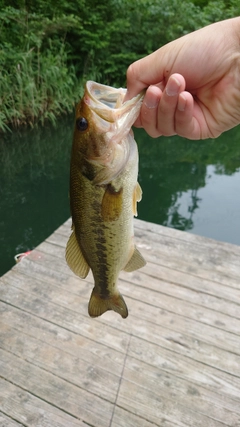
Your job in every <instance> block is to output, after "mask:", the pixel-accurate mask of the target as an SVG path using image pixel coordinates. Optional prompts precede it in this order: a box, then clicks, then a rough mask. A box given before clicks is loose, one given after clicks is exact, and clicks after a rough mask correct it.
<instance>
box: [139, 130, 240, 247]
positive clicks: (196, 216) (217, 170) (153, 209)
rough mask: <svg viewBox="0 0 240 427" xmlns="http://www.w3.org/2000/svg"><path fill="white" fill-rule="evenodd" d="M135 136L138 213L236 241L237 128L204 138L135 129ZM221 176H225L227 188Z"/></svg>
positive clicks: (239, 134)
mask: <svg viewBox="0 0 240 427" xmlns="http://www.w3.org/2000/svg"><path fill="white" fill-rule="evenodd" d="M135 136H136V139H137V141H138V144H139V151H140V176H139V180H140V183H141V186H142V188H143V196H144V197H143V201H142V202H141V204H140V205H139V208H138V211H139V216H140V218H143V219H145V220H147V221H151V222H155V223H159V224H162V225H166V226H168V227H173V228H177V229H180V230H186V231H190V232H194V233H196V234H201V235H204V236H208V237H213V238H216V239H218V240H225V241H228V242H231V243H236V244H240V228H239V218H240V215H239V214H240V205H239V197H238V194H239V190H240V185H239V184H240V183H239V177H240V127H238V128H235V129H233V130H231V131H229V132H226V133H225V134H224V135H222V136H221V137H220V138H218V139H216V140H207V141H188V140H185V139H183V138H179V137H173V138H160V139H157V140H153V139H151V138H149V137H148V136H146V134H144V133H143V132H142V131H139V130H136V131H135ZM223 177H224V178H226V177H229V182H230V183H231V184H230V185H229V186H228V187H227V188H226V187H225V186H224V185H223V179H220V178H223ZM213 184H214V185H213ZM214 199H215V203H211V201H212V200H214ZM226 206H228V207H229V209H228V212H226ZM229 211H231V214H230V212H229ZM220 217H221V220H220V219H219V218H220ZM205 218H208V219H207V220H206V221H205ZM200 223H201V224H202V225H201V226H200V225H199V224H200ZM230 229H231V230H232V231H230ZM223 230H225V232H223Z"/></svg>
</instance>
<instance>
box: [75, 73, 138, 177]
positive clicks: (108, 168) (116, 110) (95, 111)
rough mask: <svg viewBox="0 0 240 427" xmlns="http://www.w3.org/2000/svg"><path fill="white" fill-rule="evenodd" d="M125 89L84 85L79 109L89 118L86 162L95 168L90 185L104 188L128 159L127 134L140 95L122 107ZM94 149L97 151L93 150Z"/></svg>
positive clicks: (93, 83)
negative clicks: (89, 141)
mask: <svg viewBox="0 0 240 427" xmlns="http://www.w3.org/2000/svg"><path fill="white" fill-rule="evenodd" d="M125 93H126V89H122V88H120V89H116V88H112V87H110V86H105V85H101V84H99V83H95V82H92V81H89V82H87V84H86V90H85V95H84V98H83V101H82V102H83V104H84V106H83V108H84V109H85V111H86V112H87V113H85V115H86V116H88V117H90V120H89V122H90V127H91V130H90V133H91V135H90V140H91V141H93V140H94V143H93V144H92V145H93V147H94V149H93V150H91V146H88V155H87V160H88V162H89V163H90V164H91V165H92V166H93V167H95V169H96V171H97V172H96V176H95V178H94V182H95V184H97V185H103V184H107V183H109V182H110V181H112V180H113V179H114V178H115V177H116V176H117V175H118V174H119V173H121V171H122V170H123V169H124V167H125V165H126V164H127V161H128V158H129V154H130V152H129V150H130V148H129V138H128V137H129V134H130V133H131V132H132V131H131V127H132V125H133V123H134V121H135V120H136V118H137V116H138V114H139V111H140V108H141V104H142V99H143V94H139V95H137V96H136V97H135V98H133V99H131V100H129V101H127V102H126V103H123V100H124V96H125ZM96 147H97V149H96Z"/></svg>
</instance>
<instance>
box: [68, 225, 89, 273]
mask: <svg viewBox="0 0 240 427" xmlns="http://www.w3.org/2000/svg"><path fill="white" fill-rule="evenodd" d="M65 256H66V261H67V263H68V266H69V267H70V268H71V270H72V271H73V272H74V273H75V274H76V275H77V276H79V277H81V278H82V279H85V277H87V275H88V272H89V270H90V267H89V265H88V264H87V262H86V260H85V258H84V256H83V254H82V251H81V249H80V247H79V244H78V241H77V238H76V234H75V231H74V229H73V232H72V234H71V236H70V237H69V239H68V242H67V247H66V254H65Z"/></svg>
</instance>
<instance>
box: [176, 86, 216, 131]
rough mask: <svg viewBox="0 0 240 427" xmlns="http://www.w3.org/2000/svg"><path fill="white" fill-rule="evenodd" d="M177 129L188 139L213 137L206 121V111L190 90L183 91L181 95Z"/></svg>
mask: <svg viewBox="0 0 240 427" xmlns="http://www.w3.org/2000/svg"><path fill="white" fill-rule="evenodd" d="M175 129H176V132H177V134H178V135H180V136H183V137H184V138H188V139H205V138H209V137H211V134H210V132H209V128H208V124H207V122H206V112H205V113H204V112H203V107H202V106H201V105H200V104H199V103H197V101H195V100H194V98H193V97H192V95H191V94H190V93H189V92H182V93H180V95H179V98H178V105H177V109H176V114H175Z"/></svg>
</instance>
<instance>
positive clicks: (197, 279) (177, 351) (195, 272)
mask: <svg viewBox="0 0 240 427" xmlns="http://www.w3.org/2000/svg"><path fill="white" fill-rule="evenodd" d="M70 224H71V223H70V220H68V221H67V222H66V223H65V224H64V225H63V226H61V227H60V228H59V229H58V230H57V231H56V232H55V233H53V234H52V235H51V236H50V237H49V238H48V239H46V241H45V242H43V243H42V244H41V245H39V246H38V247H37V248H36V249H35V250H34V251H33V252H32V253H31V254H30V255H29V256H28V257H26V258H25V259H23V260H22V261H21V262H20V263H19V264H18V265H16V266H15V267H14V268H13V269H12V270H10V271H9V272H8V273H7V274H5V275H4V276H3V277H2V278H1V279H0V283H1V287H0V299H1V302H0V309H1V312H0V322H1V325H0V331H1V348H0V426H2V427H3V426H4V427H17V426H18V427H22V426H27V427H30V426H31V427H77V426H82V427H83V426H92V427H93V426H94V427H153V426H159V427H188V426H191V427H224V426H228V427H229V426H232V427H239V426H240V247H238V246H234V245H230V244H226V243H220V242H216V241H213V240H210V239H206V238H202V237H198V236H194V235H192V234H188V233H185V232H181V231H177V230H173V229H168V228H165V227H162V226H159V225H155V224H150V223H147V222H143V221H140V220H136V221H135V234H136V242H137V245H138V247H139V248H140V250H141V252H142V254H143V255H144V257H145V258H146V260H147V265H146V267H144V268H143V269H141V270H138V271H136V272H133V273H125V272H122V273H121V275H120V279H119V289H120V290H121V292H122V294H123V295H124V298H125V300H126V302H127V305H128V308H129V317H128V318H127V319H126V320H123V319H122V318H121V317H120V316H119V315H118V314H116V313H114V312H108V313H105V314H104V315H103V316H102V317H100V318H97V319H91V318H89V317H88V314H87V305H88V300H89V296H90V293H91V290H92V286H93V282H92V277H91V276H89V277H88V278H87V279H86V280H80V279H79V278H78V277H76V276H75V275H74V274H73V273H72V272H71V271H70V269H69V268H68V266H67V265H66V262H65V259H64V252H65V246H66V241H67V238H68V236H69V234H70Z"/></svg>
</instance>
